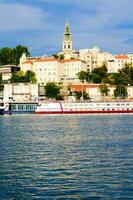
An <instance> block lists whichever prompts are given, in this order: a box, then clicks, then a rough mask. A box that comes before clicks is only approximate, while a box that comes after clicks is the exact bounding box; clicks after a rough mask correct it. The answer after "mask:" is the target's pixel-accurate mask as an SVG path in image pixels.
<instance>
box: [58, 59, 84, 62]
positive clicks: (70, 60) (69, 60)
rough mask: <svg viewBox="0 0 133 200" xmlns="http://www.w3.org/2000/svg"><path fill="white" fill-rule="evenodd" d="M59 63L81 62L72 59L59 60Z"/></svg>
mask: <svg viewBox="0 0 133 200" xmlns="http://www.w3.org/2000/svg"><path fill="white" fill-rule="evenodd" d="M60 61H61V62H63V63H65V62H75V61H82V60H81V59H79V58H74V59H63V60H60Z"/></svg>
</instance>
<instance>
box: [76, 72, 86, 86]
mask: <svg viewBox="0 0 133 200" xmlns="http://www.w3.org/2000/svg"><path fill="white" fill-rule="evenodd" d="M77 77H78V79H79V80H80V81H81V82H82V83H84V81H85V78H86V72H85V71H83V70H82V71H80V72H78V73H77Z"/></svg>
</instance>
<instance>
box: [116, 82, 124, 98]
mask: <svg viewBox="0 0 133 200" xmlns="http://www.w3.org/2000/svg"><path fill="white" fill-rule="evenodd" d="M114 96H115V97H119V98H126V97H127V87H126V86H125V85H117V86H116V89H115V90H114Z"/></svg>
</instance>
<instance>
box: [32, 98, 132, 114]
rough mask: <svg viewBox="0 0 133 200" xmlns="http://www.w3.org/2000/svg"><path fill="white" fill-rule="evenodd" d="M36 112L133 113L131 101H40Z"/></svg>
mask: <svg viewBox="0 0 133 200" xmlns="http://www.w3.org/2000/svg"><path fill="white" fill-rule="evenodd" d="M35 113H36V114H93V113H133V101H130V100H127V101H126V100H125V101H94V102H60V101H59V102H56V101H55V102H41V103H40V104H39V105H38V106H37V108H36V110H35Z"/></svg>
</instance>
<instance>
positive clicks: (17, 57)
mask: <svg viewBox="0 0 133 200" xmlns="http://www.w3.org/2000/svg"><path fill="white" fill-rule="evenodd" d="M23 53H26V56H28V57H29V56H30V52H29V50H28V47H26V46H22V45H18V46H16V47H15V48H14V49H13V54H14V64H15V65H18V64H19V60H20V57H21V56H22V54H23Z"/></svg>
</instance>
